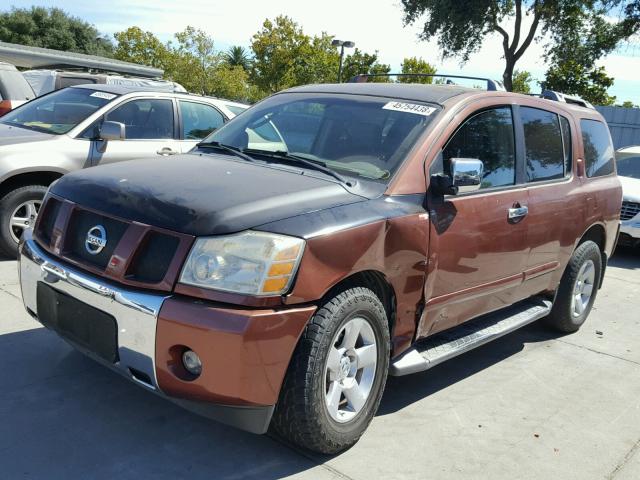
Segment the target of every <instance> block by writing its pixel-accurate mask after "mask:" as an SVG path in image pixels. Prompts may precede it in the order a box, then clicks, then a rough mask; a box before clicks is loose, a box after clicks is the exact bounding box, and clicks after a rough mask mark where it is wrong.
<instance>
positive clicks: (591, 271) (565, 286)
mask: <svg viewBox="0 0 640 480" xmlns="http://www.w3.org/2000/svg"><path fill="white" fill-rule="evenodd" d="M601 272H602V257H601V255H600V248H599V247H598V245H597V244H596V243H594V242H592V241H590V240H589V241H586V242H584V243H582V244H580V245H579V246H578V248H576V250H575V252H573V255H572V256H571V259H570V260H569V264H568V265H567V268H566V270H565V272H564V275H563V276H562V280H561V281H560V286H559V287H558V293H557V295H556V300H555V302H554V304H553V309H552V310H551V314H550V315H549V316H548V317H547V323H548V324H549V325H550V326H552V327H553V328H555V329H557V330H560V331H561V332H565V333H572V332H576V331H577V330H578V329H579V328H580V327H581V326H582V324H583V323H584V322H585V321H586V319H587V317H588V316H589V312H591V307H593V302H594V301H595V299H596V294H597V292H598V286H599V283H600V275H601Z"/></svg>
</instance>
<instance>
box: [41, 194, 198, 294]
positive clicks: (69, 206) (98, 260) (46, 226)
mask: <svg viewBox="0 0 640 480" xmlns="http://www.w3.org/2000/svg"><path fill="white" fill-rule="evenodd" d="M41 213H42V214H41V215H39V216H38V221H37V223H36V226H35V229H34V238H35V240H36V241H37V242H38V243H39V244H40V246H41V247H43V248H44V249H45V250H47V251H48V252H49V253H51V254H53V255H55V256H57V257H58V258H60V259H62V260H65V261H67V262H69V263H71V264H72V265H75V266H77V267H80V268H82V269H84V270H87V271H89V272H90V273H93V274H97V275H100V276H103V277H105V278H108V279H111V280H114V281H116V282H119V283H123V284H125V285H131V286H134V287H139V288H147V289H152V290H161V291H170V290H172V289H173V286H174V284H175V282H176V281H177V277H178V275H179V273H180V267H181V266H182V263H183V262H184V260H185V258H186V256H187V254H188V252H189V250H190V249H191V245H192V243H193V241H194V237H192V236H191V235H185V234H182V233H177V232H171V231H167V230H163V229H159V228H155V227H152V226H149V225H143V224H140V223H137V222H129V221H127V220H124V219H120V218H114V217H112V216H110V215H107V214H103V213H100V212H95V211H93V210H88V209H85V208H83V207H81V206H79V205H76V204H74V203H72V202H69V201H68V200H63V199H60V198H57V197H54V196H52V195H49V196H48V197H47V199H46V200H45V204H44V205H43V209H42V212H41ZM98 225H100V226H102V227H103V228H104V230H105V232H106V245H105V246H104V248H103V249H102V251H100V252H99V253H97V254H95V255H94V254H91V253H89V251H88V250H87V245H86V243H87V234H88V233H89V230H91V229H92V228H93V227H95V226H98Z"/></svg>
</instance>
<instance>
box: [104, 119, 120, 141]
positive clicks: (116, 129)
mask: <svg viewBox="0 0 640 480" xmlns="http://www.w3.org/2000/svg"><path fill="white" fill-rule="evenodd" d="M100 138H101V139H102V140H105V141H108V140H124V139H125V138H126V126H125V124H124V123H120V122H102V126H101V127H100Z"/></svg>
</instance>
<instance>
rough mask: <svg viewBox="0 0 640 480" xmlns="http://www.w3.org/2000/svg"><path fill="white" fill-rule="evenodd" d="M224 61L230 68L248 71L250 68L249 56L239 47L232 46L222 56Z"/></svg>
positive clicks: (245, 50) (244, 49)
mask: <svg viewBox="0 0 640 480" xmlns="http://www.w3.org/2000/svg"><path fill="white" fill-rule="evenodd" d="M224 61H225V62H226V63H227V64H228V65H229V66H231V67H242V69H244V70H247V71H248V70H249V68H250V67H251V56H250V55H249V52H248V51H247V49H246V48H244V47H242V46H240V45H234V46H232V47H230V48H229V50H227V51H226V52H225V54H224Z"/></svg>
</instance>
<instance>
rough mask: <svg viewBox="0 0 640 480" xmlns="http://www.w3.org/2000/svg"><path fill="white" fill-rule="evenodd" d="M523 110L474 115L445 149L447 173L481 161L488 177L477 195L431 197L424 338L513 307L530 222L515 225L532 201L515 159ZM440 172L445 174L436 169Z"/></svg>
mask: <svg viewBox="0 0 640 480" xmlns="http://www.w3.org/2000/svg"><path fill="white" fill-rule="evenodd" d="M516 114H517V107H512V106H511V105H496V106H491V107H487V108H483V109H481V110H476V111H472V113H470V114H469V115H468V116H467V117H466V118H465V119H464V120H463V121H462V122H461V123H460V125H459V126H458V128H457V130H456V131H455V133H453V135H451V136H450V137H449V138H448V139H446V143H445V144H444V146H443V147H442V153H443V155H442V159H443V162H442V167H441V172H438V171H434V168H432V171H431V172H430V173H431V174H433V173H442V172H445V171H447V163H448V161H449V160H450V159H451V158H474V159H480V160H482V162H483V164H484V176H483V181H482V184H481V188H480V189H479V190H477V191H475V192H471V193H465V194H460V195H447V196H445V197H444V198H442V197H440V198H437V197H435V198H434V196H433V195H430V196H429V198H430V201H429V203H430V204H429V212H430V213H429V214H430V218H431V226H430V229H431V232H430V247H429V251H430V253H429V266H428V274H427V280H426V283H425V298H426V305H425V309H424V314H423V317H422V319H421V322H420V326H419V332H418V336H425V335H428V334H430V333H435V332H436V331H441V330H444V329H447V328H450V327H452V326H455V325H457V324H459V323H461V322H464V321H466V320H468V319H470V318H474V317H476V316H478V315H481V314H483V313H486V312H489V311H493V310H497V309H499V308H502V307H504V306H506V305H509V304H511V303H513V302H514V301H515V300H516V299H517V297H518V288H519V287H520V285H521V283H522V276H523V271H524V269H525V265H526V260H527V257H528V254H529V246H528V244H527V217H526V216H523V217H519V218H512V219H510V218H509V212H510V210H512V209H516V208H521V207H526V205H527V202H528V193H527V189H526V188H525V186H523V185H522V182H521V181H520V178H521V172H520V171H519V169H518V168H517V164H518V162H517V161H516V159H517V158H518V157H520V156H521V151H520V150H521V142H519V141H516V131H517V130H516V124H515V123H516V122H515V118H516ZM435 167H436V168H435V170H438V168H440V167H439V166H435Z"/></svg>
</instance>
